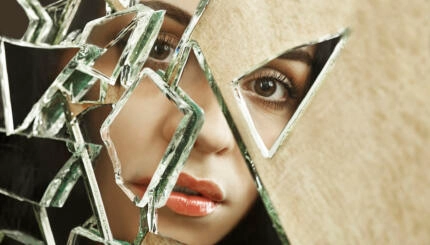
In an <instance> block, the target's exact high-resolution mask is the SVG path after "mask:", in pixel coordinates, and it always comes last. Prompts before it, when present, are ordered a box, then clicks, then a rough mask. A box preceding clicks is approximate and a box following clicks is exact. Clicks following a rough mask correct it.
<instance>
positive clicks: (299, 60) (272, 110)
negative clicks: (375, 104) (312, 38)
mask: <svg viewBox="0 0 430 245" xmlns="http://www.w3.org/2000/svg"><path fill="white" fill-rule="evenodd" d="M338 41H339V38H333V39H329V40H326V41H323V42H321V43H316V44H310V45H305V46H301V47H298V48H294V49H291V50H288V51H287V52H285V53H283V54H281V55H279V56H278V57H276V58H275V59H273V60H270V61H268V62H266V63H265V64H264V65H262V66H260V67H258V68H257V69H254V70H252V71H251V72H248V73H247V74H246V75H244V76H242V77H240V78H239V79H238V80H236V81H234V82H233V84H234V86H235V91H236V95H237V98H238V101H239V104H240V105H241V109H242V112H243V115H244V116H245V118H247V120H248V124H249V127H250V129H251V133H252V136H253V138H254V140H255V141H256V143H257V145H258V146H259V148H260V150H261V152H262V154H263V156H265V157H272V156H273V154H275V152H276V150H277V147H278V146H279V145H280V144H281V141H282V140H283V139H284V138H285V135H286V133H287V130H288V128H289V127H288V125H291V123H289V121H290V119H292V118H293V117H294V115H297V113H296V111H297V109H298V108H299V106H300V104H301V103H302V101H303V100H304V99H305V98H306V95H307V94H308V92H309V91H310V90H312V87H313V86H315V84H316V83H315V81H316V80H317V78H318V75H319V74H320V72H321V70H322V69H323V67H324V66H325V64H326V62H327V60H328V59H329V58H330V56H331V55H332V52H333V51H334V48H335V47H336V45H337V43H338ZM301 107H303V106H301ZM296 117H297V116H295V117H294V118H296Z"/></svg>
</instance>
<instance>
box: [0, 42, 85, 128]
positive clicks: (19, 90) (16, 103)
mask: <svg viewBox="0 0 430 245" xmlns="http://www.w3.org/2000/svg"><path fill="white" fill-rule="evenodd" d="M78 50H79V49H78V48H74V47H69V48H67V47H61V46H51V47H46V46H37V45H32V44H29V43H25V42H21V41H17V40H10V39H5V38H1V39H0V59H1V62H0V70H1V73H0V82H1V83H0V88H1V93H2V103H3V116H4V120H5V124H6V125H5V127H7V129H8V131H9V132H13V131H14V130H15V129H16V128H17V127H19V126H20V125H21V124H22V123H23V121H24V119H25V118H26V117H27V116H28V114H29V113H30V111H31V110H32V108H33V106H34V104H36V103H37V102H38V101H39V99H40V98H41V97H42V95H43V94H44V93H45V91H46V89H47V88H48V87H50V86H51V84H52V82H53V81H54V80H55V77H56V76H57V75H58V74H59V73H60V71H61V69H62V67H61V65H59V64H61V63H65V62H67V61H68V60H70V59H71V57H72V56H73V55H74V54H76V53H77V52H78ZM34 62H38V63H40V62H43V63H44V66H34ZM23 69H27V70H26V72H23ZM48 71H49V72H48Z"/></svg>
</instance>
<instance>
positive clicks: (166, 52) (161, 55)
mask: <svg viewBox="0 0 430 245" xmlns="http://www.w3.org/2000/svg"><path fill="white" fill-rule="evenodd" d="M172 53H173V48H172V47H171V46H170V44H168V43H166V42H164V41H159V40H157V41H156V42H155V44H154V46H153V47H152V50H151V53H150V54H149V56H150V57H151V58H152V59H155V60H158V61H166V59H167V58H170V56H171V55H172Z"/></svg>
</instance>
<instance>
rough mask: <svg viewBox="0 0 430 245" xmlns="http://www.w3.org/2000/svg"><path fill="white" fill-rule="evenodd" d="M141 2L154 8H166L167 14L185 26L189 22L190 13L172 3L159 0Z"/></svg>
mask: <svg viewBox="0 0 430 245" xmlns="http://www.w3.org/2000/svg"><path fill="white" fill-rule="evenodd" d="M142 3H143V4H144V5H146V6H148V7H150V8H152V9H154V10H166V15H167V16H169V17H170V18H172V19H173V20H176V21H177V22H179V23H180V24H182V25H184V26H187V25H188V23H190V20H191V15H190V14H189V13H187V12H185V11H184V10H182V9H180V8H178V7H176V6H174V5H171V4H169V3H165V2H161V1H148V2H142Z"/></svg>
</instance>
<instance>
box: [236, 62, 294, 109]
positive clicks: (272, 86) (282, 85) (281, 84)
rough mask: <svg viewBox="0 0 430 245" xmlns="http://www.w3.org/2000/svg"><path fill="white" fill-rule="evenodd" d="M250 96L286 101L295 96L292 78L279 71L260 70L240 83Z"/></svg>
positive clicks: (273, 100)
mask: <svg viewBox="0 0 430 245" xmlns="http://www.w3.org/2000/svg"><path fill="white" fill-rule="evenodd" d="M240 86H241V89H242V91H244V92H245V93H246V94H247V95H248V96H252V97H258V98H259V99H262V100H266V101H272V102H280V103H281V102H285V101H287V100H288V98H291V97H292V96H293V93H292V88H293V87H292V84H291V82H290V80H289V79H288V78H287V77H286V76H284V75H283V74H281V73H279V72H277V71H273V70H271V71H269V72H259V73H257V75H253V76H251V77H249V78H248V79H246V78H245V79H244V80H243V81H242V82H241V83H240Z"/></svg>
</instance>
